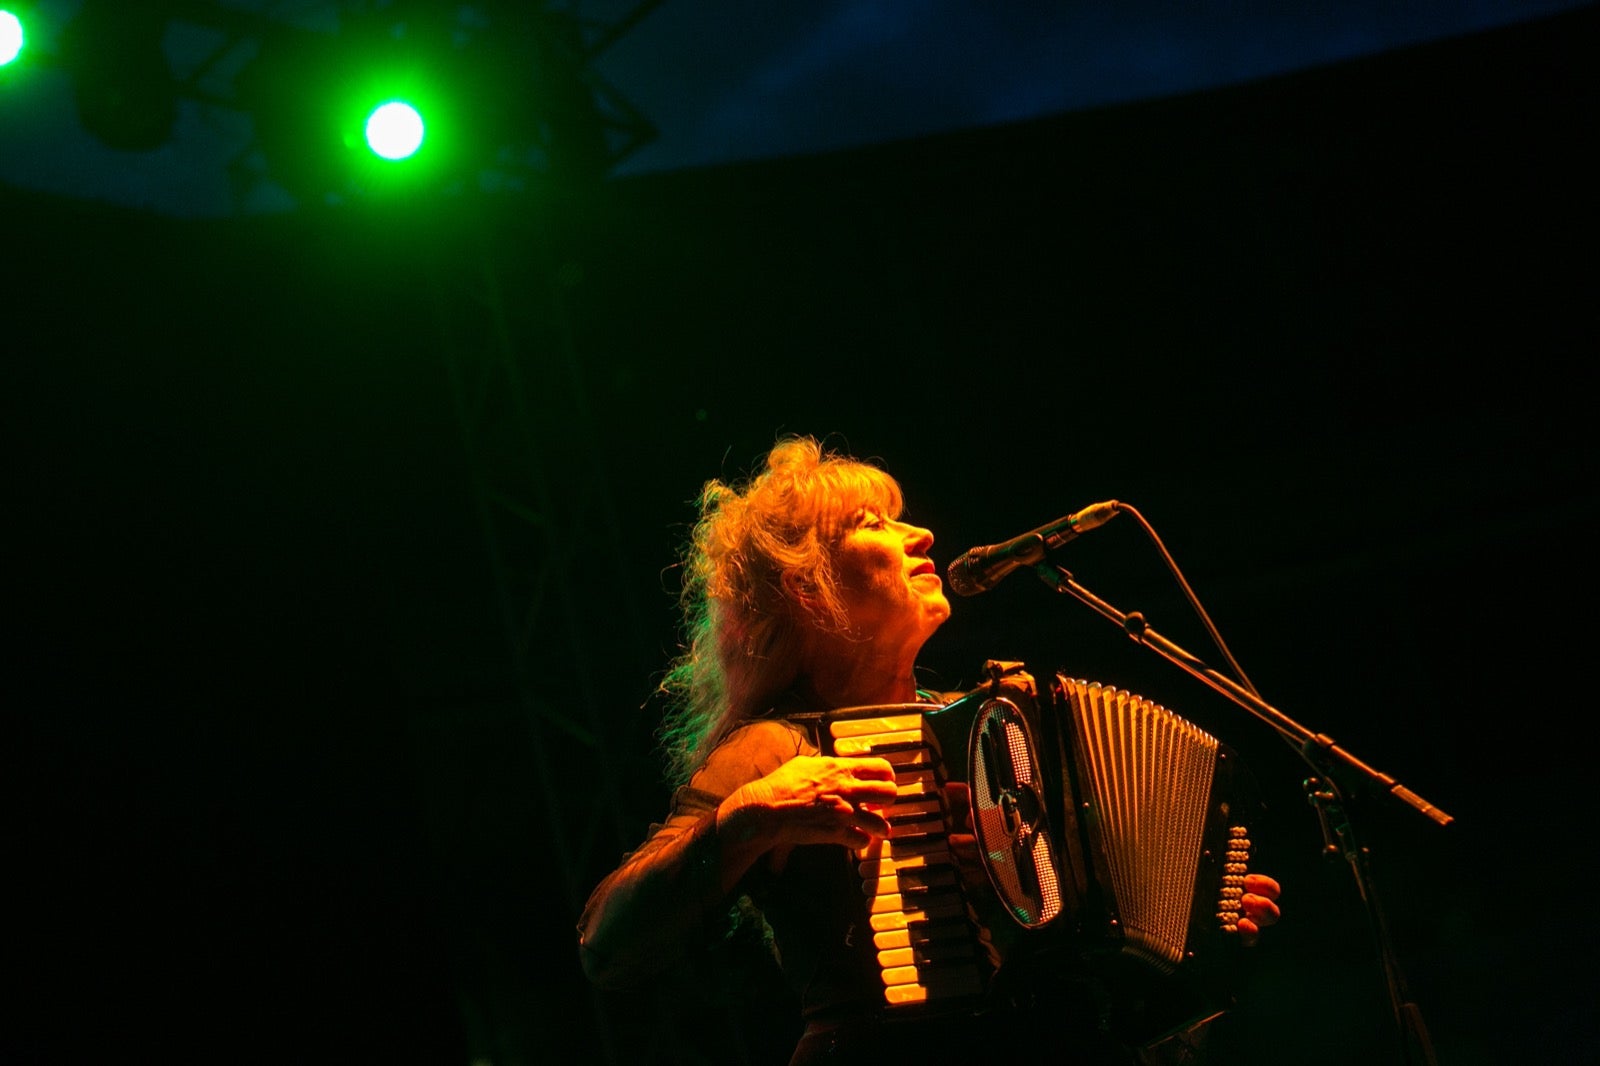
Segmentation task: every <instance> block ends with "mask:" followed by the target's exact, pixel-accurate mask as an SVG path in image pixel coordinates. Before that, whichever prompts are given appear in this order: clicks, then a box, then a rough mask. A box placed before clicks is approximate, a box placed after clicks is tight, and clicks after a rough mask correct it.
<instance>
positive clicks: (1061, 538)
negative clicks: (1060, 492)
mask: <svg viewBox="0 0 1600 1066" xmlns="http://www.w3.org/2000/svg"><path fill="white" fill-rule="evenodd" d="M1121 507H1122V504H1121V503H1119V502H1118V501H1116V500H1106V501H1104V502H1103V503H1091V504H1090V505H1089V506H1087V507H1085V508H1084V509H1083V510H1081V511H1078V512H1077V513H1076V514H1069V515H1067V516H1066V517H1065V518H1058V519H1056V520H1055V521H1054V522H1051V523H1049V524H1047V525H1042V526H1040V527H1039V528H1038V529H1034V530H1030V531H1028V532H1027V533H1024V534H1022V536H1020V537H1012V538H1011V539H1010V540H1008V541H1006V542H1004V543H1002V544H988V545H985V546H984V547H981V548H969V549H967V550H966V551H965V552H963V553H962V554H961V555H960V557H958V558H957V559H956V560H955V561H954V562H953V563H951V564H950V566H949V568H948V569H947V570H946V571H945V576H946V577H947V578H949V580H950V591H951V592H954V593H955V594H956V595H958V596H976V595H977V594H978V593H980V592H988V591H989V590H990V589H992V588H994V587H995V586H996V585H998V584H1000V582H1001V580H1002V579H1003V578H1004V577H1005V576H1006V575H1007V574H1009V573H1011V571H1013V570H1015V569H1017V568H1018V567H1021V566H1032V565H1033V564H1034V563H1036V562H1038V561H1039V560H1040V559H1043V558H1044V553H1045V552H1047V551H1054V550H1055V549H1056V548H1059V547H1061V546H1062V545H1063V544H1065V543H1067V542H1068V541H1069V540H1076V539H1077V537H1078V534H1080V533H1086V532H1088V531H1089V530H1091V529H1098V528H1099V527H1100V526H1103V525H1105V524H1106V523H1107V522H1109V521H1111V520H1112V519H1113V518H1115V517H1116V515H1117V511H1118V510H1119V509H1120V508H1121Z"/></svg>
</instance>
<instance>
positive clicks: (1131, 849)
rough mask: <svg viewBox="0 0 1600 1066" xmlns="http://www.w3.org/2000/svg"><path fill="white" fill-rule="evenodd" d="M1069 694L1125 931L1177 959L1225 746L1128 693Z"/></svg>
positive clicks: (1086, 689) (1091, 810) (1089, 796)
mask: <svg viewBox="0 0 1600 1066" xmlns="http://www.w3.org/2000/svg"><path fill="white" fill-rule="evenodd" d="M1062 690H1063V693H1064V695H1065V696H1066V698H1067V703H1068V704H1069V706H1070V707H1071V713H1072V720H1073V723H1074V728H1075V732H1076V735H1077V737H1078V740H1079V745H1078V751H1077V757H1078V762H1079V772H1080V777H1081V780H1080V787H1081V790H1082V792H1083V794H1084V797H1083V798H1084V800H1085V802H1086V804H1087V805H1088V806H1087V811H1088V815H1089V817H1090V818H1091V819H1092V820H1093V822H1094V823H1095V825H1096V831H1097V835H1098V836H1099V838H1100V840H1101V842H1102V848H1103V850H1104V854H1105V860H1106V865H1107V869H1106V875H1107V877H1108V879H1109V881H1110V885H1111V889H1112V894H1113V896H1114V897H1115V900H1116V907H1117V911H1118V920H1119V922H1120V924H1121V927H1122V932H1123V936H1124V937H1125V938H1126V943H1127V945H1128V946H1129V947H1131V948H1135V949H1137V950H1140V951H1142V952H1143V953H1145V954H1147V955H1148V956H1149V957H1151V958H1152V959H1153V960H1158V961H1161V962H1165V963H1170V964H1172V965H1176V964H1177V963H1178V962H1179V961H1181V959H1182V958H1183V955H1184V952H1185V950H1186V948H1187V939H1188V935H1189V926H1190V920H1191V911H1192V910H1193V906H1194V899H1195V894H1194V893H1195V884H1196V879H1197V876H1198V874H1199V869H1200V864H1201V861H1202V852H1203V839H1204V835H1205V828H1206V822H1207V818H1208V814H1209V812H1210V809H1211V805H1212V796H1211V790H1212V783H1213V779H1214V773H1215V767H1216V762H1217V752H1218V742H1217V740H1216V738H1214V737H1212V736H1211V735H1210V734H1208V733H1206V732H1205V731H1204V730H1202V729H1200V728H1199V727H1198V726H1195V725H1194V724H1193V723H1191V722H1188V721H1186V720H1185V719H1183V718H1181V717H1179V716H1178V715H1176V714H1173V713H1172V712H1170V711H1168V710H1166V709H1165V708H1164V707H1161V706H1159V705H1157V704H1154V703H1151V702H1150V701H1149V700H1146V699H1143V698H1141V697H1139V696H1135V695H1132V694H1131V693H1128V692H1125V691H1121V690H1117V689H1113V688H1108V687H1106V686H1103V685H1100V684H1099V683H1086V682H1082V681H1072V680H1066V679H1063V681H1062Z"/></svg>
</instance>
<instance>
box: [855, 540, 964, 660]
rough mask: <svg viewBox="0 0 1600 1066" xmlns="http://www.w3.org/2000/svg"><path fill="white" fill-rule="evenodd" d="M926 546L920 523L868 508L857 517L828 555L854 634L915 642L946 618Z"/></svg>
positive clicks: (946, 604) (946, 606)
mask: <svg viewBox="0 0 1600 1066" xmlns="http://www.w3.org/2000/svg"><path fill="white" fill-rule="evenodd" d="M931 547H933V534H932V533H930V532H929V531H928V530H926V529H923V528H922V527H921V526H914V525H911V524H910V523H909V522H902V521H900V520H899V519H893V518H886V517H885V516H884V515H882V514H880V513H878V512H876V511H873V510H870V509H869V510H865V511H863V512H862V513H861V514H860V515H859V516H857V518H856V520H855V521H854V522H853V523H851V525H850V527H849V528H848V529H847V530H846V532H845V534H844V538H843V539H842V540H841V541H840V543H839V546H838V548H836V549H835V550H834V557H833V566H834V572H835V574H836V575H837V577H838V580H839V592H840V595H841V596H842V597H843V599H844V603H845V607H846V610H847V611H848V612H849V616H850V630H851V632H852V633H853V634H854V635H856V636H858V637H862V638H865V639H867V640H870V641H873V642H878V641H884V642H892V643H904V642H914V644H915V645H916V646H917V647H920V646H921V645H922V643H923V642H924V641H926V640H927V639H928V637H930V636H932V635H933V632H934V630H936V629H938V628H939V626H940V625H941V624H942V623H943V622H944V620H945V619H947V618H949V617H950V601H949V600H947V599H946V598H945V594H944V582H943V581H942V580H941V579H940V577H939V571H938V568H937V567H935V566H934V565H933V560H932V559H930V558H929V557H928V549H929V548H931Z"/></svg>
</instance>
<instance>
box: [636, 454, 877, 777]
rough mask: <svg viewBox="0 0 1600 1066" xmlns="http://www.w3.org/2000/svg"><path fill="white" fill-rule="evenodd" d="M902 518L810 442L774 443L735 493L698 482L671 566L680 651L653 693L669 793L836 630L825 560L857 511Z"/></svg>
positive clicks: (833, 587) (841, 624) (859, 474)
mask: <svg viewBox="0 0 1600 1066" xmlns="http://www.w3.org/2000/svg"><path fill="white" fill-rule="evenodd" d="M902 506H903V500H902V496H901V492H900V485H899V483H898V482H896V481H895V480H894V478H892V477H890V476H889V474H887V473H885V472H884V471H883V470H881V469H879V468H878V467H877V466H874V465H873V464H871V463H870V462H866V461H864V460H860V459H855V458H852V457H850V456H847V455H844V454H842V453H839V452H835V451H832V450H830V449H828V448H827V447H826V446H825V445H823V444H822V443H821V442H820V441H818V440H817V439H815V438H813V437H785V438H781V439H779V441H778V442H777V443H776V444H775V445H774V446H773V448H772V450H771V451H770V452H768V453H767V455H766V458H765V459H764V461H763V462H762V464H761V466H760V468H759V469H758V470H757V472H756V473H755V474H754V475H752V476H751V477H750V478H748V479H747V480H745V481H742V482H739V483H735V484H727V483H724V482H722V481H719V480H715V479H713V480H711V481H708V482H706V484H705V486H704V488H703V489H702V490H701V492H700V498H699V510H700V517H699V519H698V521H696V523H695V525H694V528H693V531H692V533H691V535H690V538H689V542H688V544H687V545H686V546H685V549H684V553H683V558H682V582H683V584H682V590H681V592H680V595H679V606H680V608H681V611H682V639H683V641H684V651H683V654H682V655H680V656H679V657H678V658H677V659H675V660H674V661H673V663H672V664H671V666H670V667H669V669H668V671H667V674H666V676H665V677H664V679H663V680H662V683H661V690H662V692H663V693H664V694H665V695H666V697H667V699H668V709H667V714H666V717H665V718H664V720H663V722H662V726H661V730H660V739H661V743H662V748H663V750H664V751H665V754H666V757H667V761H668V767H669V772H670V776H671V778H672V779H673V781H674V782H675V783H680V784H681V783H682V782H684V781H687V780H688V778H689V776H690V774H692V773H693V772H694V770H695V769H697V768H698V767H699V766H700V764H701V763H702V762H704V761H705V758H706V756H707V755H708V754H710V752H711V750H712V748H714V747H715V746H716V745H717V743H718V742H719V741H721V740H722V738H723V737H725V736H727V734H728V733H729V731H731V730H732V729H733V728H734V727H735V726H737V725H739V724H740V723H742V722H744V721H747V720H748V719H751V718H755V717H759V716H760V715H762V714H764V713H766V712H767V710H769V709H770V708H771V706H772V704H773V701H774V700H775V699H776V698H777V697H778V696H779V695H781V694H782V693H783V691H784V690H785V689H787V688H788V687H789V686H790V685H792V684H793V683H794V681H795V677H796V674H797V672H798V670H799V665H800V662H799V656H800V652H801V645H802V638H803V634H804V631H805V630H806V629H807V628H808V627H815V628H822V629H826V630H832V631H836V632H837V631H842V630H843V629H844V628H845V626H846V625H847V621H848V620H847V618H846V614H845V609H844V605H843V603H842V601H841V600H840V594H839V587H838V580H837V578H836V576H835V573H834V569H833V548H834V547H835V546H836V545H837V544H838V541H839V539H840V538H841V537H842V536H843V535H844V533H845V532H846V531H847V530H848V528H849V524H850V522H851V521H852V520H853V519H854V518H855V517H856V516H858V515H859V514H860V513H861V512H862V511H864V510H872V511H876V512H878V513H880V514H882V515H883V516H884V517H886V518H898V517H899V516H900V512H901V509H902ZM801 593H803V596H804V599H803V601H802V599H801V595H800V594H801Z"/></svg>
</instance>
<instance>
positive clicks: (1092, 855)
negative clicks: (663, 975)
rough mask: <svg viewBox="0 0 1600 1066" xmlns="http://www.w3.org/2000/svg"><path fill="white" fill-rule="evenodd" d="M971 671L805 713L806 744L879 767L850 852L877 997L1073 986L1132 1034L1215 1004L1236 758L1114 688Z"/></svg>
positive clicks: (942, 1005) (891, 1006)
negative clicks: (865, 834) (981, 680)
mask: <svg viewBox="0 0 1600 1066" xmlns="http://www.w3.org/2000/svg"><path fill="white" fill-rule="evenodd" d="M989 669H990V677H991V680H990V682H989V683H988V684H986V685H984V686H982V687H980V688H978V689H975V690H974V691H972V692H970V693H968V694H966V695H964V696H962V697H961V698H959V699H957V700H955V701H954V702H951V703H948V704H943V705H937V704H897V705H890V706H877V707H855V708H845V709H841V710H837V711H832V712H828V713H827V714H824V715H821V716H820V718H819V720H818V721H817V723H816V725H817V732H818V741H819V747H820V748H821V749H822V750H823V751H824V752H826V753H830V754H835V755H874V756H879V757H882V758H886V759H888V760H889V761H890V762H891V763H892V764H893V765H894V767H895V771H896V784H897V793H898V796H897V799H896V802H895V803H894V805H893V806H891V807H890V808H888V809H887V810H885V811H884V812H883V813H884V815H885V817H886V818H887V819H888V821H889V826H890V830H889V835H888V837H887V838H886V839H885V840H883V841H880V842H877V843H875V844H873V845H872V846H870V847H868V848H866V849H864V850H863V851H862V852H860V853H859V854H858V856H857V871H858V873H859V874H860V876H861V886H862V906H863V908H864V910H865V913H864V918H865V921H866V924H867V925H868V927H870V928H871V929H872V931H873V941H874V946H875V949H876V955H877V961H878V970H879V974H880V976H881V979H882V986H883V996H884V1002H883V1008H884V1010H885V1011H887V1012H890V1013H891V1014H898V1013H904V1012H910V1011H928V1010H940V1009H946V1008H949V1009H969V1008H970V1007H971V1006H972V1005H973V1004H975V1003H981V1002H982V1001H983V1000H985V999H986V998H994V997H1005V998H1007V999H1015V998H1017V997H1019V996H1032V995H1034V992H1033V989H1035V988H1036V987H1041V986H1043V987H1048V986H1053V985H1059V984H1061V983H1062V982H1064V981H1070V982H1077V983H1082V982H1091V983H1092V984H1093V985H1094V986H1095V987H1096V988H1097V989H1099V990H1100V998H1102V999H1103V1000H1104V1001H1105V1002H1106V1003H1107V1004H1108V1006H1107V1007H1106V1008H1105V1009H1106V1013H1107V1018H1106V1019H1104V1020H1105V1022H1106V1023H1107V1024H1109V1025H1110V1026H1111V1027H1112V1028H1114V1029H1115V1030H1116V1031H1117V1032H1118V1033H1119V1034H1120V1035H1122V1036H1123V1037H1124V1038H1126V1039H1129V1040H1132V1041H1135V1042H1140V1043H1149V1042H1155V1041H1157V1040H1159V1039H1160V1038H1162V1037H1163V1036H1165V1035H1167V1034H1169V1033H1172V1032H1175V1031H1178V1030H1181V1029H1184V1028H1188V1027H1190V1026H1193V1025H1195V1024H1198V1023H1199V1022H1201V1021H1204V1020H1206V1019H1208V1018H1210V1017H1214V1016H1216V1015H1218V1014H1220V1013H1222V1012H1223V1011H1224V1010H1226V1009H1227V1007H1228V1005H1229V1004H1230V1003H1231V996H1230V993H1229V984H1230V971H1231V969H1232V954H1233V952H1234V951H1236V950H1237V945H1236V944H1234V943H1231V941H1233V940H1236V938H1235V937H1233V936H1232V934H1234V933H1236V932H1237V923H1238V919H1239V906H1240V897H1241V896H1242V895H1243V887H1242V885H1243V880H1244V875H1245V872H1246V869H1247V866H1248V862H1249V851H1250V840H1249V828H1248V824H1247V822H1246V819H1245V815H1247V814H1248V813H1249V812H1248V811H1247V810H1246V806H1247V799H1248V797H1247V792H1248V789H1247V786H1248V778H1247V775H1246V774H1244V773H1243V772H1242V767H1240V766H1239V764H1238V759H1237V757H1236V756H1235V754H1234V753H1233V752H1232V751H1231V750H1230V749H1229V748H1227V747H1226V746H1225V745H1223V744H1221V743H1220V742H1219V741H1218V740H1217V739H1216V738H1214V737H1212V736H1210V735H1209V734H1207V733H1206V732H1205V731H1204V730H1202V729H1200V728H1198V727H1197V726H1195V725H1194V724H1192V723H1190V722H1188V721H1186V720H1185V719H1183V718H1181V717H1179V716H1178V715H1176V714H1174V713H1172V712H1171V711H1169V710H1167V709H1165V708H1164V707H1161V706H1159V705H1156V704H1154V703H1151V702H1150V701H1148V700H1145V699H1142V698H1141V697H1139V696H1135V695H1133V694H1131V693H1129V692H1126V691H1122V690H1119V689H1114V688H1110V687H1107V686H1104V685H1101V684H1097V683H1090V682H1085V681H1080V680H1073V679H1070V678H1067V677H1064V676H1061V675H1057V676H1056V677H1054V678H1053V679H1052V684H1051V686H1050V688H1049V690H1048V691H1047V692H1044V693H1040V692H1039V691H1038V688H1037V685H1036V682H1035V680H1034V678H1033V677H1032V676H1031V675H1029V674H1028V673H1027V672H1025V671H1024V670H1023V669H1022V667H1021V665H1020V664H1002V663H991V664H990V666H989ZM957 834H960V835H959V836H957ZM952 837H954V838H955V840H956V841H960V842H963V843H965V842H970V841H971V840H973V839H974V838H975V840H976V852H977V855H976V859H977V862H976V863H974V862H973V861H971V858H972V857H971V856H970V853H969V855H968V861H966V862H965V863H963V862H962V861H961V860H960V857H959V856H958V854H957V850H956V849H955V848H954V847H953V846H952ZM975 865H977V866H981V870H982V872H981V873H978V872H977V871H976V870H974V869H973V867H974V866H975Z"/></svg>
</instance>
